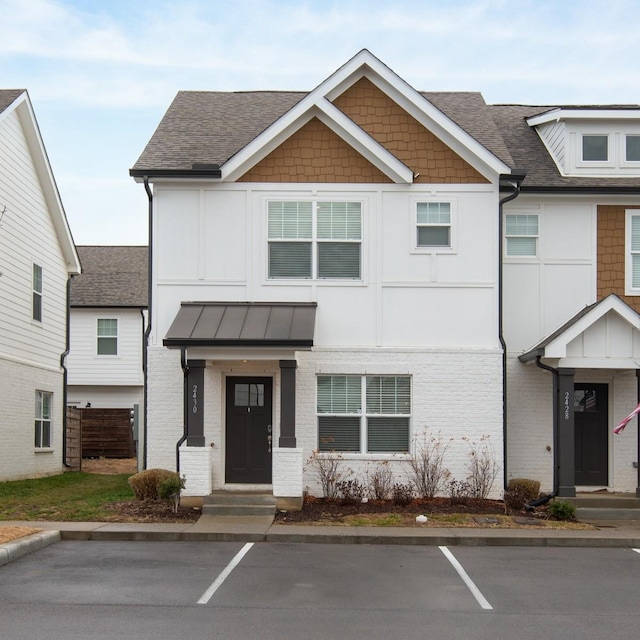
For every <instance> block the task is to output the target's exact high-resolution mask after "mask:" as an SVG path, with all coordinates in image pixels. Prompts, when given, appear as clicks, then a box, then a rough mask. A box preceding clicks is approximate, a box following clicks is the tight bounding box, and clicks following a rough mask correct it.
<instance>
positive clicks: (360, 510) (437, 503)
mask: <svg viewBox="0 0 640 640" xmlns="http://www.w3.org/2000/svg"><path fill="white" fill-rule="evenodd" d="M372 513H399V514H415V515H419V514H425V513H426V514H448V513H463V514H474V515H504V514H505V505H504V502H502V501H500V500H480V499H472V498H469V499H465V500H462V501H452V500H451V499H450V498H433V499H431V500H424V499H416V500H412V501H411V502H409V503H407V504H398V503H396V502H393V501H392V500H369V501H368V502H353V501H351V502H350V501H344V500H331V499H329V498H314V497H313V496H307V497H306V498H305V500H304V503H303V505H302V510H301V511H279V512H278V513H277V514H276V518H275V522H281V523H286V524H289V523H304V522H334V521H336V522H337V521H339V520H340V519H342V518H344V517H346V516H351V515H362V514H372Z"/></svg>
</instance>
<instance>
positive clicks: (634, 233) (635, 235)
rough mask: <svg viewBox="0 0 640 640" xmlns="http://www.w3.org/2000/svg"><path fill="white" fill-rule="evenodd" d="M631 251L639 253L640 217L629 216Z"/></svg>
mask: <svg viewBox="0 0 640 640" xmlns="http://www.w3.org/2000/svg"><path fill="white" fill-rule="evenodd" d="M631 251H640V216H631Z"/></svg>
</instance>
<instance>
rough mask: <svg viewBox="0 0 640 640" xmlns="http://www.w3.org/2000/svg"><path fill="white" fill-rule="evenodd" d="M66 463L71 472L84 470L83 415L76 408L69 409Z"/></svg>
mask: <svg viewBox="0 0 640 640" xmlns="http://www.w3.org/2000/svg"><path fill="white" fill-rule="evenodd" d="M65 462H66V463H67V464H68V465H69V468H68V469H69V471H81V470H82V413H81V411H80V409H76V408H75V407H67V449H66V451H65Z"/></svg>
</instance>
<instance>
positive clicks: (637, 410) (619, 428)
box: [613, 404, 640, 433]
mask: <svg viewBox="0 0 640 640" xmlns="http://www.w3.org/2000/svg"><path fill="white" fill-rule="evenodd" d="M639 413H640V404H638V406H637V407H636V408H635V409H634V410H633V411H632V412H631V413H630V414H629V415H628V416H627V417H626V418H624V420H620V422H619V423H618V426H617V427H616V428H615V429H614V430H613V433H622V432H623V431H624V428H625V427H626V426H627V424H628V423H629V422H631V420H632V419H633V418H634V417H635V416H637V415H638V414H639Z"/></svg>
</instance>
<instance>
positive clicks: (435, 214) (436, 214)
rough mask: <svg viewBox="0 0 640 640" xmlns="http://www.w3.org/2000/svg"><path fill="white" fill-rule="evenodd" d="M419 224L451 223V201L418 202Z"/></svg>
mask: <svg viewBox="0 0 640 640" xmlns="http://www.w3.org/2000/svg"><path fill="white" fill-rule="evenodd" d="M417 212H418V217H417V220H418V224H450V223H451V203H450V202H418V206H417Z"/></svg>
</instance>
